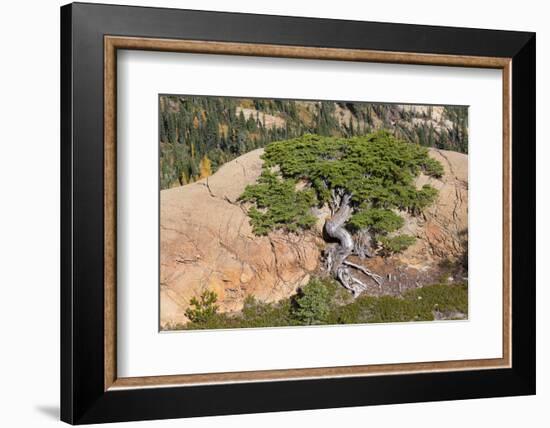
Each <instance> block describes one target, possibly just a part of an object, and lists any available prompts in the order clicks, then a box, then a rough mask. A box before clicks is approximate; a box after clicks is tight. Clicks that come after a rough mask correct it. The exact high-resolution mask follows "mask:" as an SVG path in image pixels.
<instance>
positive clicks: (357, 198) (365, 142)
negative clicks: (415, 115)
mask: <svg viewBox="0 0 550 428" xmlns="http://www.w3.org/2000/svg"><path fill="white" fill-rule="evenodd" d="M263 159H264V161H265V162H264V166H263V172H262V175H261V176H260V179H259V180H258V182H257V184H254V185H249V186H247V188H246V189H245V191H244V193H243V195H242V196H241V200H242V201H247V202H250V203H252V204H253V205H252V207H251V208H250V209H249V211H248V214H249V216H250V220H251V224H252V226H253V228H254V232H255V233H257V234H260V235H262V234H264V235H265V234H267V233H269V232H270V231H272V230H275V229H284V230H287V231H290V232H295V231H298V230H300V229H309V228H311V227H312V226H313V225H314V224H315V217H313V216H312V213H311V208H313V207H315V206H318V207H322V206H328V207H329V208H330V212H331V217H330V218H329V219H328V220H326V222H325V225H324V232H325V235H326V236H327V238H329V239H330V240H331V241H334V242H335V243H331V244H329V245H328V246H327V249H326V251H325V254H324V261H325V266H326V270H327V271H328V272H330V274H331V275H333V276H334V277H335V278H336V279H337V280H339V281H340V282H341V283H342V285H344V287H346V288H347V289H349V290H350V291H351V292H352V293H353V294H354V295H358V294H360V293H361V292H362V291H364V290H365V289H366V288H367V285H366V284H365V283H364V282H362V281H361V280H360V279H358V278H357V277H356V276H355V275H353V274H352V270H351V269H358V270H360V271H362V272H363V273H364V274H365V275H367V276H368V277H370V278H372V280H373V281H375V282H376V283H378V284H379V285H381V283H382V278H381V277H380V276H379V275H377V274H376V273H374V272H371V271H369V270H368V269H366V268H365V267H363V266H361V265H357V264H355V263H352V262H350V261H349V260H347V259H348V257H349V256H350V255H352V254H355V255H357V256H359V257H361V258H364V257H372V256H374V255H375V253H376V252H378V251H379V252H381V253H382V254H384V253H385V254H387V253H392V252H398V251H402V250H404V249H405V248H406V247H407V246H409V245H410V244H411V243H412V242H414V238H413V237H410V236H407V235H401V234H398V231H399V229H400V228H401V227H402V226H403V224H404V219H403V217H402V216H401V213H402V212H409V213H410V214H412V215H416V214H419V213H420V212H421V211H422V210H423V209H424V208H425V207H427V206H428V205H430V204H431V203H432V202H433V201H434V200H435V198H436V196H437V191H436V190H435V189H434V188H432V187H431V186H429V185H425V186H423V187H422V188H421V189H417V188H416V186H415V181H414V180H415V178H416V177H417V176H418V175H419V174H420V173H424V174H427V175H430V176H435V177H439V176H441V175H442V173H443V167H442V166H441V164H440V163H439V162H437V161H436V160H434V159H432V158H430V157H429V156H428V150H427V149H426V148H424V147H421V146H419V145H416V144H411V143H407V142H404V141H402V140H398V139H397V138H395V137H394V136H392V135H391V134H389V133H387V132H385V131H380V132H377V133H374V134H369V135H367V136H365V137H354V138H348V139H344V138H334V137H321V136H318V135H304V136H302V137H298V138H294V139H291V140H286V141H278V142H274V143H271V144H269V145H268V146H267V147H266V149H265V153H264V155H263ZM298 182H300V183H302V184H304V183H305V184H306V185H305V187H303V188H301V189H300V190H297V183H298Z"/></svg>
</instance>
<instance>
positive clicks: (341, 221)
mask: <svg viewBox="0 0 550 428" xmlns="http://www.w3.org/2000/svg"><path fill="white" fill-rule="evenodd" d="M332 212H333V214H332V217H331V218H330V219H328V220H327V221H326V222H325V233H326V235H327V236H328V237H329V238H331V239H333V240H335V241H337V243H336V244H333V245H331V246H329V248H328V249H327V251H326V268H327V271H328V272H329V273H330V274H331V275H332V276H333V277H334V278H335V279H337V280H338V281H340V282H341V283H342V285H343V286H344V287H345V288H347V289H348V290H350V291H351V292H352V294H353V295H354V296H358V295H359V294H361V293H362V292H363V291H365V290H366V289H367V285H366V284H365V283H364V282H362V281H361V280H359V279H358V278H357V277H355V276H354V275H353V274H352V273H351V269H350V268H354V269H357V270H359V271H361V272H363V273H364V274H365V275H367V276H368V277H370V278H372V279H373V280H374V281H375V282H376V283H377V284H378V286H381V285H382V277H381V276H380V275H377V274H375V273H373V272H371V271H370V270H368V269H366V268H365V267H363V266H360V265H357V264H355V263H352V262H350V261H348V260H347V258H348V257H349V256H351V255H352V254H356V255H358V256H359V257H361V258H364V257H372V256H373V254H372V251H371V239H370V233H369V232H368V231H361V232H360V233H359V234H358V238H359V239H358V240H357V242H356V241H355V240H354V239H353V237H352V235H351V233H350V232H349V231H348V230H347V229H346V228H345V227H344V225H345V224H346V222H347V221H348V220H349V218H350V217H351V214H352V207H351V195H350V194H344V195H342V196H337V195H333V203H332Z"/></svg>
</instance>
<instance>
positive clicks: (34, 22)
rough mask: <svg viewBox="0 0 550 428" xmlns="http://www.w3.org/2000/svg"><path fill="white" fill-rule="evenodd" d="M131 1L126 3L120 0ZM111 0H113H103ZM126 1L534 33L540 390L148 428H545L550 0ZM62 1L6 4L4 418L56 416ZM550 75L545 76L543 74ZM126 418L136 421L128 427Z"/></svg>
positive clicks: (1, 166)
mask: <svg viewBox="0 0 550 428" xmlns="http://www.w3.org/2000/svg"><path fill="white" fill-rule="evenodd" d="M120 1H121V2H123V1H122V0H120ZM103 2H104V3H116V2H111V1H103ZM124 3H126V4H135V5H147V6H170V7H181V8H194V9H207V10H223V11H234V12H252V13H268V14H281V15H297V16H312V17H323V18H342V19H358V20H370V21H389V22H405V23H413V24H432V25H452V26H463V27H484V28H495V29H507V30H528V31H536V32H537V45H538V46H537V55H538V59H537V76H538V82H537V85H538V91H537V121H538V123H539V127H538V130H537V141H538V144H537V155H538V156H537V158H538V160H537V169H538V170H537V175H538V183H539V185H538V188H537V199H538V204H537V205H538V206H537V219H538V222H537V223H538V229H537V230H538V243H537V247H538V257H537V263H538V265H539V267H540V268H542V269H539V272H538V275H537V278H538V281H537V286H538V290H537V293H538V304H537V311H538V312H537V313H538V315H537V320H538V331H537V340H538V352H537V357H538V395H537V396H535V397H519V398H515V397H514V398H500V399H486V400H467V401H461V402H443V403H420V404H406V405H398V406H379V407H365V408H352V409H336V410H317V411H303V412H287V413H275V414H264V415H244V416H227V417H216V418H199V419H191V420H185V421H181V420H172V421H155V422H145V423H140V425H141V426H159V427H171V426H186V427H203V428H206V427H212V426H216V427H239V428H244V427H257V426H262V427H281V426H317V427H325V426H326V427H331V426H346V425H351V426H376V427H378V426H383V427H393V426H406V427H407V428H414V427H425V426H434V425H443V426H445V427H446V428H452V427H461V428H464V427H467V426H486V425H491V426H499V427H501V428H505V427H516V426H525V425H527V426H529V427H542V426H548V423H549V420H550V416H549V414H548V412H547V409H546V408H545V405H548V404H550V368H549V367H548V361H549V355H550V354H549V351H550V348H549V344H550V340H549V337H550V335H549V330H550V328H549V327H548V325H549V322H550V317H549V315H548V312H547V311H545V309H546V306H547V305H546V304H545V302H547V301H549V299H550V292H549V291H548V287H546V284H545V283H546V282H547V280H546V275H545V271H543V269H544V267H545V265H546V264H547V263H548V258H549V256H550V254H549V250H548V249H545V248H543V243H544V242H545V241H547V240H548V239H549V238H550V233H549V226H548V223H547V222H546V221H545V217H548V211H549V210H550V206H549V199H548V196H549V192H548V187H547V186H545V184H547V183H549V182H550V168H548V167H547V163H548V159H549V156H550V148H549V146H548V144H544V142H545V141H546V142H547V139H548V138H549V134H548V131H547V130H546V129H545V126H544V125H545V123H546V122H547V117H548V115H549V114H550V109H549V108H548V100H547V98H546V97H547V96H549V95H550V93H549V82H548V78H547V76H548V75H549V74H550V70H549V69H548V52H549V51H550V27H549V26H548V22H547V20H548V17H549V16H550V15H549V14H548V12H547V11H546V10H545V2H542V1H535V0H523V1H521V2H519V1H513V2H512V1H504V0H501V1H488V2H481V1H479V0H461V1H459V2H456V1H455V2H448V4H446V3H445V2H442V1H441V0H434V1H432V0H418V1H410V0H393V1H391V2H384V1H377V2H357V1H351V0H340V1H337V2H335V1H320V0H316V1H302V2H298V1H296V0H277V1H272V2H260V1H258V0H251V1H247V0H232V1H227V0H201V1H197V0H194V1H176V0H172V1H170V0H156V1H155V0H147V1H129V0H127V1H125V2H124ZM61 4H63V2H60V1H58V0H42V1H31V0H26V1H19V2H16V1H10V2H3V3H2V6H1V11H0V31H1V35H2V37H1V39H0V40H1V41H2V42H1V43H2V44H1V46H2V49H1V52H2V56H1V65H0V109H1V111H0V118H1V120H0V191H1V205H0V260H1V262H0V287H1V292H2V294H1V297H0V299H1V300H0V329H1V333H2V341H1V345H0V348H1V351H0V409H1V412H0V421H1V425H2V426H6V427H19V426H21V427H43V426H53V425H55V424H58V423H59V422H58V406H59V398H58V397H59V386H58V384H59V368H58V366H59V363H58V361H59V332H58V330H59V9H58V8H59V6H60V5H61ZM545 77H546V78H545ZM125 426H138V424H137V423H136V424H127V425H125Z"/></svg>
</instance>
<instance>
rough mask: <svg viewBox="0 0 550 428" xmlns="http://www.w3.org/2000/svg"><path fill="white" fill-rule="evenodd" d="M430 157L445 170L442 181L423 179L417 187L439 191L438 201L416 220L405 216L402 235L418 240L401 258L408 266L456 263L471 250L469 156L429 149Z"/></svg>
mask: <svg viewBox="0 0 550 428" xmlns="http://www.w3.org/2000/svg"><path fill="white" fill-rule="evenodd" d="M430 156H431V157H433V158H434V159H437V160H438V161H439V162H441V164H442V165H443V168H445V174H444V175H443V177H441V178H440V179H435V178H431V177H427V176H424V175H423V176H420V177H419V178H418V179H417V181H416V184H417V186H418V187H422V186H423V185H424V184H429V185H431V186H432V187H434V188H436V189H437V190H438V192H439V193H438V197H437V201H436V202H435V203H434V204H433V205H431V206H430V207H428V208H426V209H425V210H424V212H423V213H422V214H421V215H419V216H417V217H410V216H405V226H404V227H403V228H402V229H401V232H402V233H407V234H410V235H413V236H416V237H417V240H416V243H415V244H414V245H412V246H411V247H409V248H408V249H407V250H406V251H405V252H404V253H403V254H402V255H400V257H399V258H400V259H401V261H402V262H403V263H406V264H408V265H420V266H426V265H428V264H433V263H439V262H441V261H444V260H447V261H449V262H455V261H457V260H459V259H461V258H462V257H464V255H465V254H467V250H468V155H465V154H463V153H457V152H451V151H447V150H437V149H430Z"/></svg>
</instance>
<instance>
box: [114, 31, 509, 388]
mask: <svg viewBox="0 0 550 428" xmlns="http://www.w3.org/2000/svg"><path fill="white" fill-rule="evenodd" d="M118 49H130V50H148V51H169V52H184V53H202V54H218V55H245V56H263V57H282V58H301V59H323V60H337V61H359V62H378V63H397V64H417V65H441V66H455V67H475V68H494V69H501V70H502V73H503V74H502V81H503V219H502V220H503V325H502V332H503V350H502V351H503V356H502V358H494V359H476V360H459V361H437V362H422V363H405V364H381V365H359V366H344V367H324V368H306V369H284V370H263V371H246V372H229V373H205V374H190V375H173V376H148V377H132V378H118V377H117V375H116V373H117V369H116V177H117V172H116V123H117V122H116V120H117V119H116V79H117V74H116V61H117V57H116V53H117V50H118ZM511 79H512V60H511V58H500V57H478V56H460V55H437V54H418V53H407V52H382V51H370V50H360V49H334V48H318V47H302V46H283V45H266V44H250V43H230V42H212V41H196V40H170V39H155V38H137V37H119V36H105V37H104V215H105V220H104V230H105V232H104V234H105V235H104V266H105V268H104V281H105V283H104V326H105V327H104V328H105V336H104V390H105V391H107V390H111V389H123V388H124V389H127V388H144V387H164V386H175V385H178V386H185V385H198V384H217V383H237V382H259V381H269V380H296V379H307V378H335V377H357V376H370V375H381V374H386V375H394V374H405V373H422V372H442V371H460V370H471V369H496V368H509V367H511V361H512V355H511V343H512V331H511V328H512V319H511V316H512V315H511V313H512V312H511V303H512V302H511V291H512V290H511V279H512V266H511V248H512V247H511V239H512V234H511V225H512V223H511V221H512V217H511V210H512V205H511V196H512V188H511V185H512V170H511V147H512V145H511V135H512V134H511V111H512V110H511V106H512V100H511V96H512V95H511V90H512V88H511V81H512V80H511Z"/></svg>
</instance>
